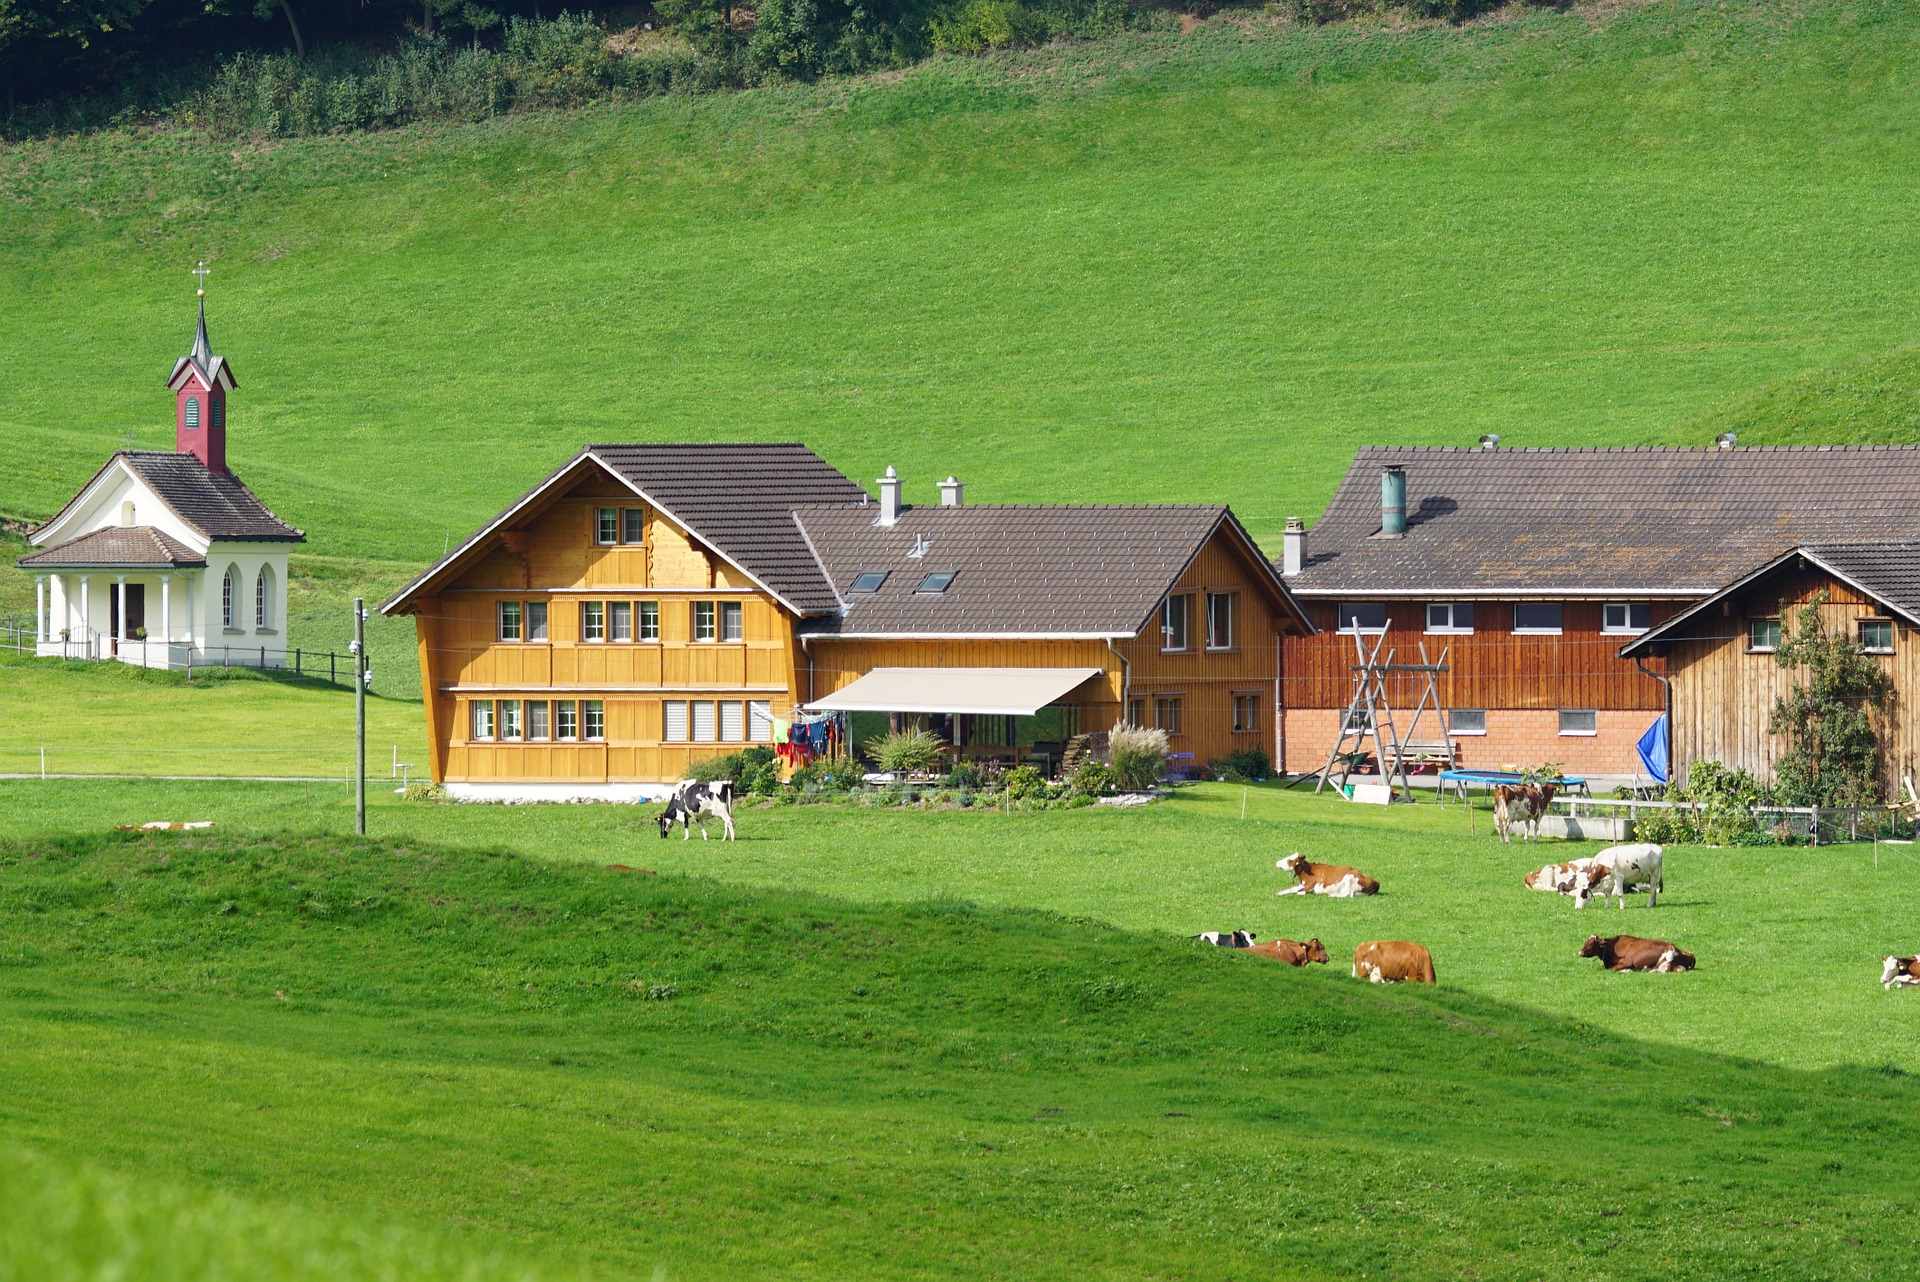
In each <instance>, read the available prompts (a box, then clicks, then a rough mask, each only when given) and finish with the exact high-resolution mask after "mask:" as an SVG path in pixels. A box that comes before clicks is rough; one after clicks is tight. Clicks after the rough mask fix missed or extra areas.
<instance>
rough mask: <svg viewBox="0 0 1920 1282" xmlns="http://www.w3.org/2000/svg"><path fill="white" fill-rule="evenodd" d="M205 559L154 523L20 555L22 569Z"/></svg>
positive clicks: (181, 564) (184, 563)
mask: <svg viewBox="0 0 1920 1282" xmlns="http://www.w3.org/2000/svg"><path fill="white" fill-rule="evenodd" d="M206 563H207V562H206V559H205V558H204V557H202V556H201V555H200V554H199V553H198V552H195V551H194V550H193V549H192V548H190V547H188V546H187V545H186V544H184V543H182V542H180V541H179V540H178V539H175V538H173V537H172V536H170V535H168V534H164V533H162V532H161V531H159V530H156V529H154V528H153V527H152V526H151V525H130V526H117V525H115V526H108V527H107V528H106V529H104V530H95V531H93V533H91V534H82V535H81V536H80V537H79V538H77V539H68V540H67V541H66V542H65V543H58V544H55V545H54V546H53V547H50V548H45V549H43V550H41V551H39V552H35V553H32V554H31V555H28V556H23V557H21V558H20V565H21V567H22V568H23V569H41V570H46V569H54V568H59V569H91V568H96V567H97V568H100V569H123V568H128V567H133V566H141V567H145V566H158V567H167V566H173V567H178V568H182V569H186V568H190V567H194V566H203V565H205V564H206Z"/></svg>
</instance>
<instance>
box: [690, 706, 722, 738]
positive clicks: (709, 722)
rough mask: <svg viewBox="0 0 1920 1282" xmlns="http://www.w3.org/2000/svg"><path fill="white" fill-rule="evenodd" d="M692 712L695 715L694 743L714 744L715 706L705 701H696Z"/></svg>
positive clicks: (691, 709)
mask: <svg viewBox="0 0 1920 1282" xmlns="http://www.w3.org/2000/svg"><path fill="white" fill-rule="evenodd" d="M690 711H691V712H692V713H693V741H694V742H695V743H712V742H713V741H714V739H715V737H716V736H715V734H714V730H715V717H714V715H713V704H712V703H710V702H708V701H707V700H705V699H696V700H694V702H693V704H692V706H691V708H690Z"/></svg>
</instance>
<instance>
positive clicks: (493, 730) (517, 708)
mask: <svg viewBox="0 0 1920 1282" xmlns="http://www.w3.org/2000/svg"><path fill="white" fill-rule="evenodd" d="M467 737H468V738H469V739H474V740H478V741H480V742H487V741H490V740H506V741H509V742H513V741H533V742H538V741H540V740H559V741H561V742H566V741H568V740H581V739H585V740H588V741H589V742H591V741H593V740H596V739H605V738H606V737H607V705H606V704H605V703H604V702H602V701H601V700H599V699H580V700H574V699H552V700H548V699H524V700H522V699H475V700H474V701H473V702H472V703H470V704H468V705H467Z"/></svg>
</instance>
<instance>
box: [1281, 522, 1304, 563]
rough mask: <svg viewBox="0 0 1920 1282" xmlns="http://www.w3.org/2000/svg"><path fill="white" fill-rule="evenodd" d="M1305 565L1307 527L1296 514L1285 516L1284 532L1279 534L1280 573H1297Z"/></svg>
mask: <svg viewBox="0 0 1920 1282" xmlns="http://www.w3.org/2000/svg"><path fill="white" fill-rule="evenodd" d="M1306 567H1307V527H1306V523H1305V522H1303V521H1302V520H1301V519H1300V518H1299V517H1297V516H1290V517H1288V518H1287V529H1286V533H1284V534H1282V535H1281V536H1280V573H1282V574H1298V573H1300V571H1302V570H1304V569H1306Z"/></svg>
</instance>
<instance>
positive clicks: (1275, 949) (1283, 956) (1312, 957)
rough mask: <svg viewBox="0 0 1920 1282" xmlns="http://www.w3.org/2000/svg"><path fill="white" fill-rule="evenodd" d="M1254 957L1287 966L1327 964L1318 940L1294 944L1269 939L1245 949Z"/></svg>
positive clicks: (1285, 940) (1323, 946)
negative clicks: (1282, 963)
mask: <svg viewBox="0 0 1920 1282" xmlns="http://www.w3.org/2000/svg"><path fill="white" fill-rule="evenodd" d="M1247 951H1248V952H1250V953H1252V954H1253V955H1254V956H1255V957H1271V958H1273V960H1275V961H1277V962H1285V963H1286V964H1287V965H1289V966H1304V965H1306V964H1307V963H1308V962H1319V963H1320V964H1321V965H1323V966H1324V965H1326V964H1327V949H1326V946H1325V945H1324V944H1322V943H1321V942H1320V941H1319V939H1317V938H1315V939H1309V940H1308V941H1307V942H1306V943H1304V944H1301V943H1296V942H1295V941H1293V940H1291V939H1269V940H1268V941H1267V942H1266V943H1264V944H1255V945H1254V946H1253V947H1251V948H1249V949H1247Z"/></svg>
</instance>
